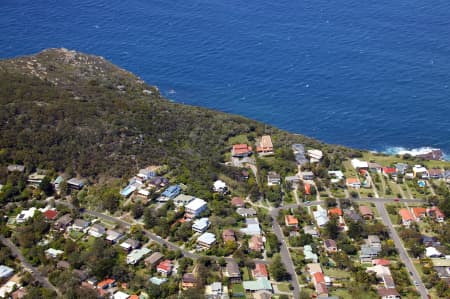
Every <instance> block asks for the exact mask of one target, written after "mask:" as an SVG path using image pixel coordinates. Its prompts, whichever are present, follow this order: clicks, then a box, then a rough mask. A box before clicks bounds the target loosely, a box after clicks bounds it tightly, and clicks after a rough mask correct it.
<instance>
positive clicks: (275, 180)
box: [267, 171, 281, 186]
mask: <svg viewBox="0 0 450 299" xmlns="http://www.w3.org/2000/svg"><path fill="white" fill-rule="evenodd" d="M279 184H281V176H280V175H279V174H278V173H276V172H274V171H269V173H268V174H267V185H268V186H274V185H279Z"/></svg>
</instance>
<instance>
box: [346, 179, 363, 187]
mask: <svg viewBox="0 0 450 299" xmlns="http://www.w3.org/2000/svg"><path fill="white" fill-rule="evenodd" d="M345 185H346V186H347V187H349V188H355V189H359V188H361V182H360V181H359V179H358V178H348V179H346V180H345Z"/></svg>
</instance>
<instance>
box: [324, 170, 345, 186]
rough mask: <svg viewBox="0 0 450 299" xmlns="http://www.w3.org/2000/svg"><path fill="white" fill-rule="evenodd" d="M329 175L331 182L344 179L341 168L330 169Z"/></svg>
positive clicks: (334, 182)
mask: <svg viewBox="0 0 450 299" xmlns="http://www.w3.org/2000/svg"><path fill="white" fill-rule="evenodd" d="M328 175H329V176H330V178H331V183H333V184H336V183H339V182H340V181H341V180H343V179H344V173H343V172H342V171H340V170H329V171H328Z"/></svg>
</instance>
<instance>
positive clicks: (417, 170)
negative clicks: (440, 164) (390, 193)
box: [413, 165, 429, 179]
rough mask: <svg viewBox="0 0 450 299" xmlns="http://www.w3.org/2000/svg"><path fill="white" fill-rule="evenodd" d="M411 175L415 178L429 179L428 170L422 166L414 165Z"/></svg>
mask: <svg viewBox="0 0 450 299" xmlns="http://www.w3.org/2000/svg"><path fill="white" fill-rule="evenodd" d="M413 174H414V177H415V178H422V179H426V178H428V177H429V175H428V170H427V169H426V168H425V167H423V166H422V165H414V167H413Z"/></svg>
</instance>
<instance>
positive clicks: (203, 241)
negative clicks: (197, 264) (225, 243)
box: [197, 233, 216, 248]
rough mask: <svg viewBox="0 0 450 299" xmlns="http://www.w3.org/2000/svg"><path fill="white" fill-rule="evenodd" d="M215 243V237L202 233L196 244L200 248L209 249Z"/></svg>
mask: <svg viewBox="0 0 450 299" xmlns="http://www.w3.org/2000/svg"><path fill="white" fill-rule="evenodd" d="M214 243H216V236H215V235H214V234H212V233H204V234H203V235H201V236H200V237H198V239H197V244H198V245H199V246H200V247H202V248H211V246H212V245H213V244H214Z"/></svg>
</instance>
